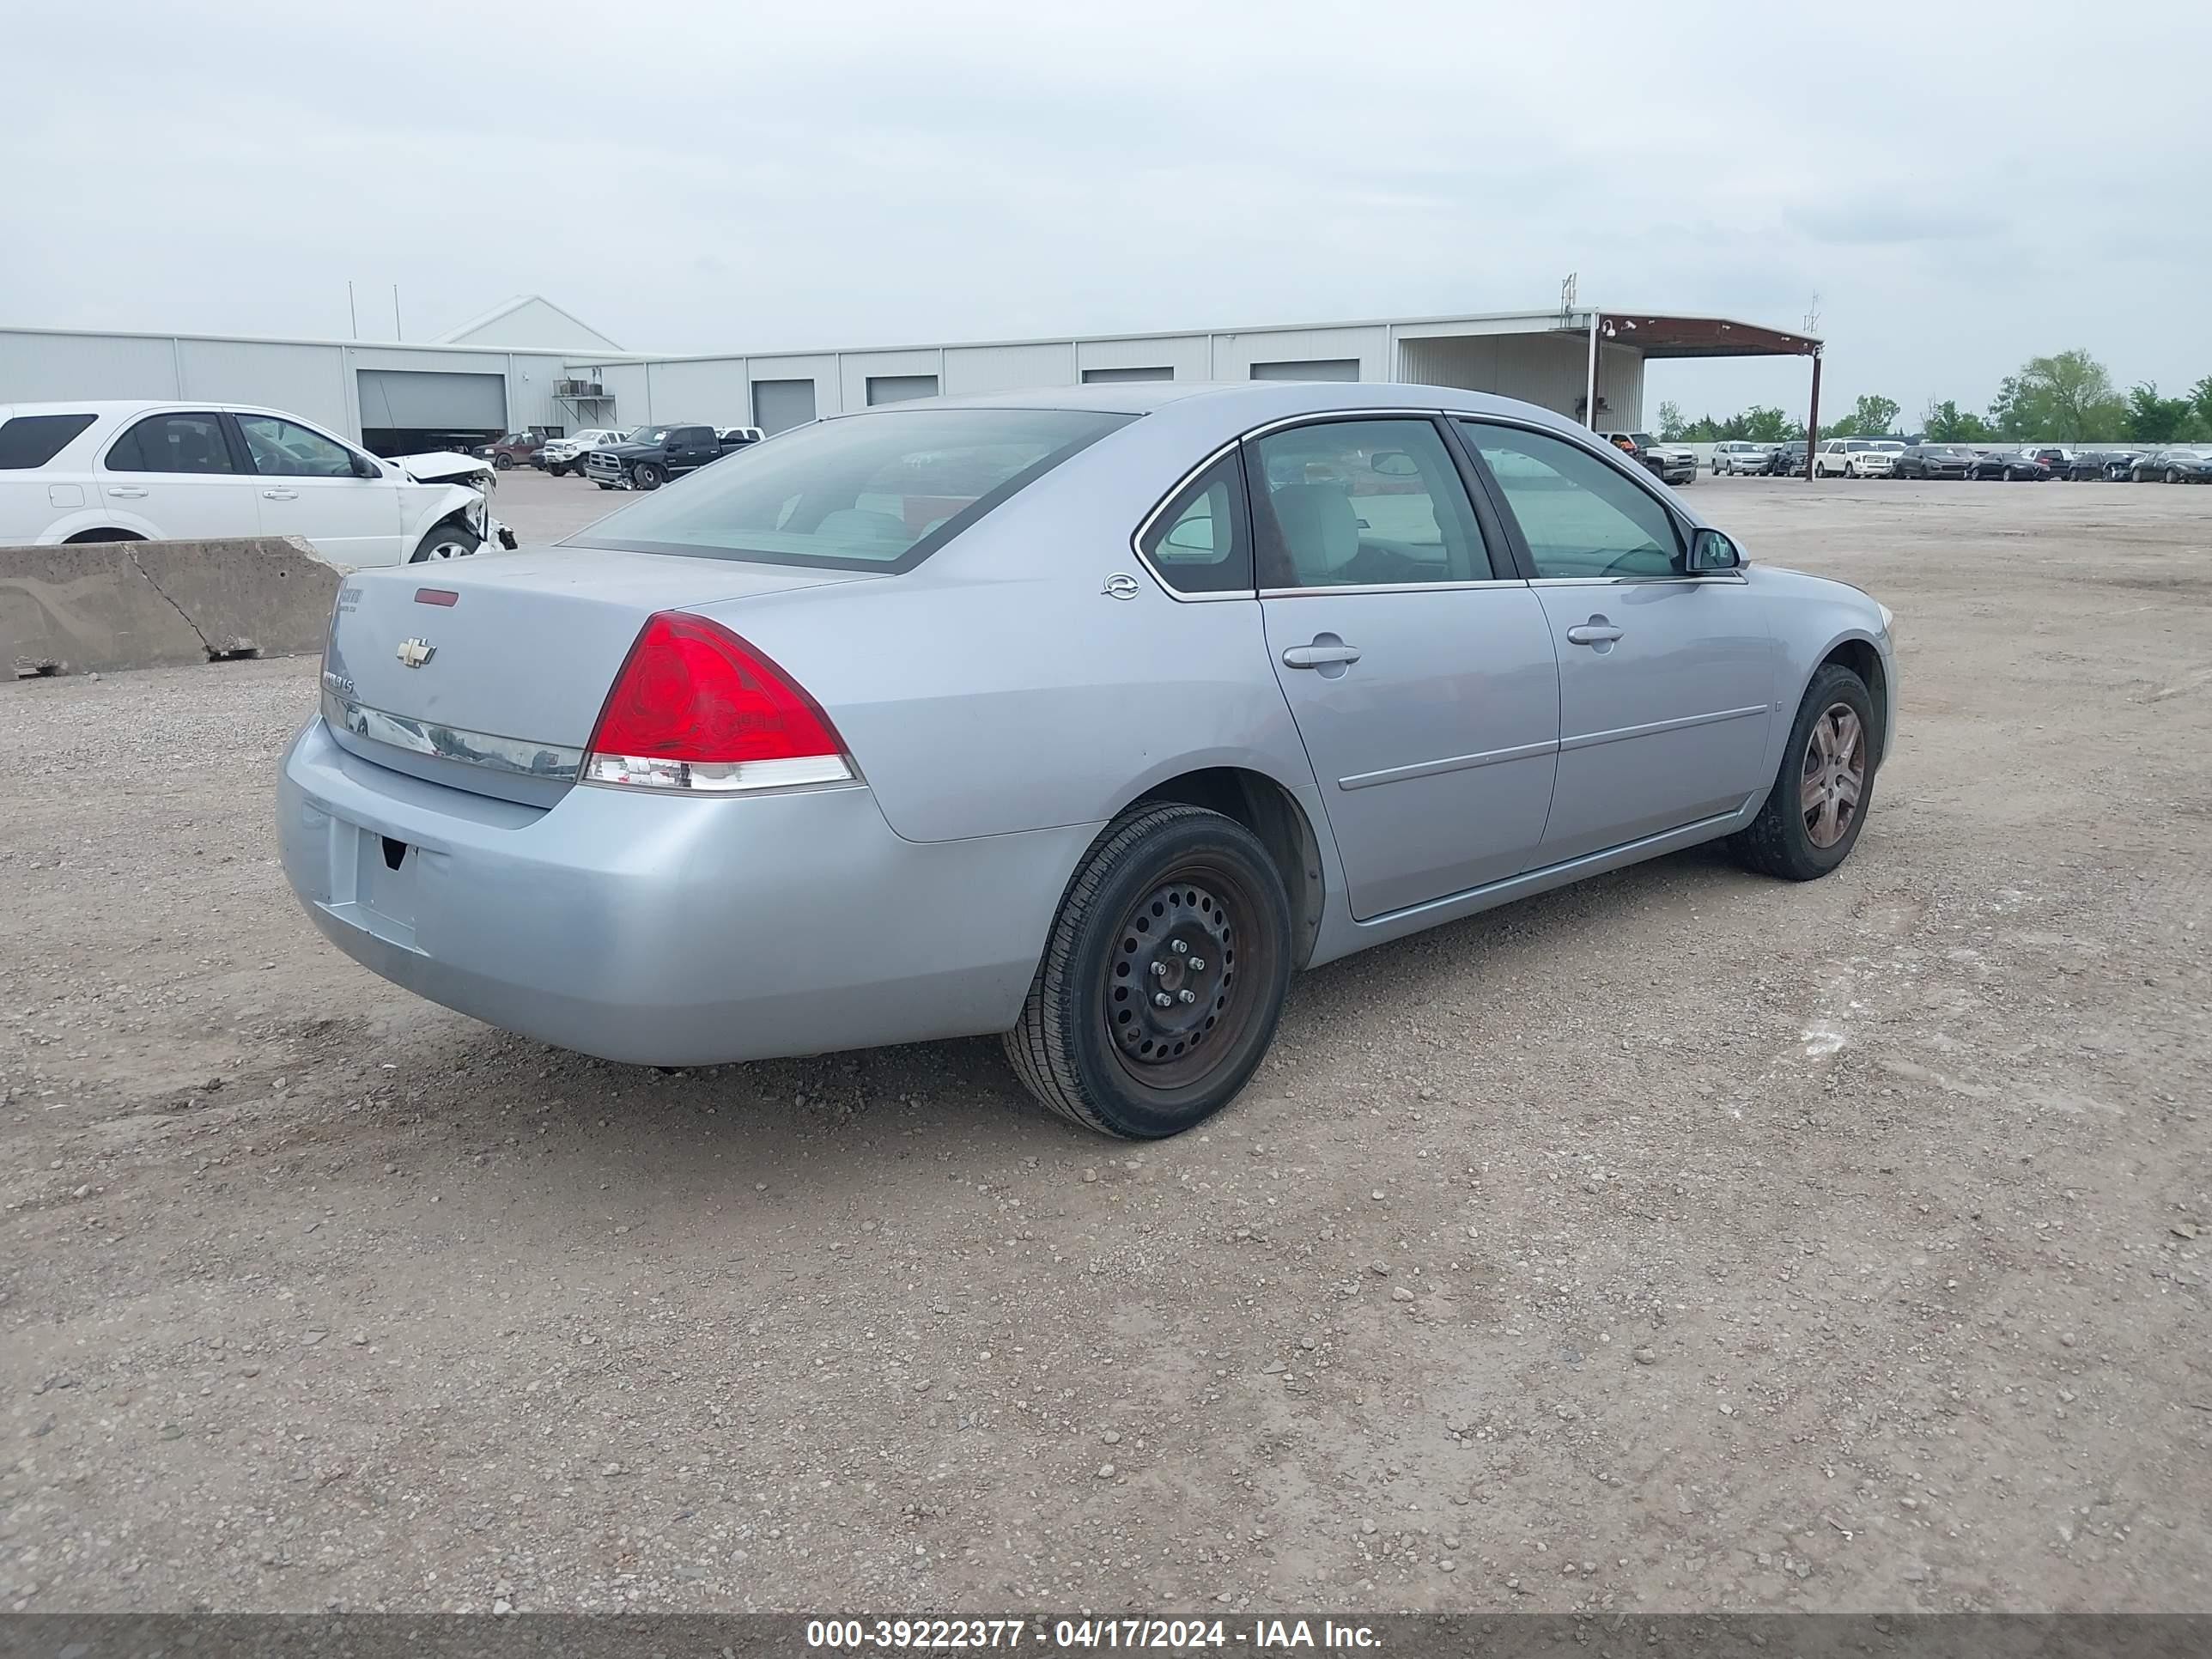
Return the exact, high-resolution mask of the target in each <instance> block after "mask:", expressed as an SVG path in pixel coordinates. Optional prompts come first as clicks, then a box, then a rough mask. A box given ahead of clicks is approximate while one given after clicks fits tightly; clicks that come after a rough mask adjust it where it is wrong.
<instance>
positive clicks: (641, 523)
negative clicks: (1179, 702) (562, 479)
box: [565, 409, 1135, 571]
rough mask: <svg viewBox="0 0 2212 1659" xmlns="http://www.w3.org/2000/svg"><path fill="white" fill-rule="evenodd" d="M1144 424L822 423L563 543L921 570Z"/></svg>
mask: <svg viewBox="0 0 2212 1659" xmlns="http://www.w3.org/2000/svg"><path fill="white" fill-rule="evenodd" d="M1133 418H1135V417H1134V416H1128V415H1109V414H1102V413H1098V412H1096V411H1092V410H1064V409H934V410H906V411H904V412H901V413H884V414H867V415H855V416H849V417H847V418H844V419H840V420H829V421H817V422H813V423H812V424H811V425H808V426H802V427H798V428H793V430H791V431H789V432H786V433H782V434H781V435H778V436H776V437H774V438H770V439H768V440H766V441H763V442H761V443H757V444H748V445H747V446H746V447H744V448H743V449H741V450H738V451H737V452H735V453H732V454H729V455H726V456H725V457H724V458H723V459H720V460H719V461H716V462H714V464H713V465H711V466H706V467H702V468H701V469H700V470H699V471H696V472H695V473H693V474H692V475H691V476H690V477H688V478H685V479H684V480H683V481H681V482H680V483H677V484H675V485H672V486H671V487H670V488H668V489H662V490H657V491H655V492H654V493H653V494H652V495H647V496H645V497H643V498H642V499H641V500H639V501H635V502H634V503H632V504H631V505H629V506H628V507H623V508H621V509H619V510H618V511H617V512H614V513H609V514H608V515H607V516H606V517H605V518H604V519H602V520H599V522H598V523H597V524H595V525H593V526H592V527H591V528H590V529H589V530H587V531H586V532H584V533H583V534H581V535H580V536H574V537H572V538H569V540H568V542H567V543H566V544H565V545H567V546H570V547H608V548H632V549H635V550H638V551H640V552H645V553H678V554H687V555H691V556H696V557H699V558H708V559H742V560H745V561H748V562H758V563H763V564H799V565H826V566H829V567H832V568H837V569H844V570H883V571H900V570H910V569H912V568H914V567H915V565H917V564H919V563H921V561H922V560H924V559H926V558H927V557H928V556H930V555H931V554H932V553H933V552H935V551H936V550H938V549H939V547H942V546H943V545H944V544H945V543H946V542H948V541H950V540H951V539H952V538H953V537H955V536H957V535H958V534H959V533H960V532H962V531H963V530H965V529H966V528H967V527H968V526H969V525H971V524H973V523H975V520H978V519H980V518H981V517H982V516H983V515H984V514H985V513H988V512H989V511H990V510H991V509H992V508H993V507H996V506H998V505H999V504H1000V502H1001V501H1005V500H1006V499H1007V498H1008V497H1009V496H1011V495H1013V494H1014V493H1015V492H1016V491H1017V490H1018V489H1022V488H1023V487H1024V486H1025V485H1027V484H1029V483H1031V482H1033V481H1034V480H1036V479H1037V478H1040V477H1042V476H1043V475H1044V474H1045V473H1047V472H1048V471H1051V470H1052V469H1053V468H1054V467H1055V466H1057V465H1060V462H1062V461H1064V460H1066V459H1067V458H1068V457H1069V456H1071V455H1073V454H1074V453H1076V452H1077V451H1078V450H1079V449H1082V448H1084V447H1085V446H1087V445H1090V444H1092V443H1095V442H1097V441H1098V440H1099V439H1100V438H1103V437H1104V436H1105V435H1107V434H1108V433H1109V432H1111V431H1113V430H1114V429H1115V428H1116V427H1119V426H1123V425H1126V424H1127V422H1129V421H1130V420H1132V419H1133Z"/></svg>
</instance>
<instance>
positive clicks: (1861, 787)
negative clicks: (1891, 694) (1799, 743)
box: [1797, 702, 1867, 849]
mask: <svg viewBox="0 0 2212 1659" xmlns="http://www.w3.org/2000/svg"><path fill="white" fill-rule="evenodd" d="M1866 763H1867V744H1866V726H1865V725H1864V724H1863V722H1862V721H1861V720H1860V719H1859V717H1858V711H1857V709H1855V708H1852V707H1851V706H1850V704H1849V703H1842V702H1837V703H1831V704H1830V705H1829V706H1828V707H1827V708H1826V709H1825V710H1824V711H1823V712H1822V713H1821V715H1820V719H1818V720H1814V722H1813V730H1812V732H1811V733H1810V734H1809V735H1808V737H1807V738H1806V740H1805V757H1804V764H1803V766H1802V769H1801V770H1800V777H1799V782H1798V796H1797V804H1798V806H1799V808H1800V810H1801V811H1802V812H1803V814H1804V817H1805V835H1806V837H1807V839H1808V840H1809V841H1811V842H1812V843H1813V845H1814V846H1815V847H1818V848H1823V849H1826V848H1831V847H1833V846H1834V845H1835V844H1836V843H1837V842H1839V841H1841V840H1842V839H1843V838H1844V836H1846V835H1847V834H1849V833H1850V827H1851V822H1852V820H1853V819H1854V818H1856V817H1857V816H1858V810H1859V801H1860V799H1861V798H1862V797H1863V796H1864V794H1865V793H1866Z"/></svg>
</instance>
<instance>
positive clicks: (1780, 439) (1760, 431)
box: [1726, 404, 1805, 444]
mask: <svg viewBox="0 0 2212 1659" xmlns="http://www.w3.org/2000/svg"><path fill="white" fill-rule="evenodd" d="M1728 425H1729V428H1731V430H1729V432H1728V433H1727V434H1726V435H1727V436H1729V437H1730V438H1744V439H1748V440H1749V441H1751V442H1753V443H1755V444H1786V443H1794V442H1795V441H1796V440H1798V439H1800V438H1802V437H1803V436H1804V435H1805V428H1804V426H1803V425H1802V423H1801V422H1796V421H1793V420H1791V419H1790V417H1789V416H1787V415H1785V414H1784V413H1783V412H1782V411H1781V410H1778V409H1771V408H1769V407H1767V406H1766V405H1765V404H1753V405H1752V406H1751V407H1750V408H1749V409H1747V410H1744V411H1743V413H1742V414H1741V415H1738V416H1735V417H1734V418H1733V419H1731V420H1730V421H1729V422H1728Z"/></svg>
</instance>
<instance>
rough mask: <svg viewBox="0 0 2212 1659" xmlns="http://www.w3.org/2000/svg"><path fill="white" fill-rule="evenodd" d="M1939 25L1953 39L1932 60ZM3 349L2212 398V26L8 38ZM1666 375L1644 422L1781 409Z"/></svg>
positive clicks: (1593, 22) (1170, 14)
mask: <svg viewBox="0 0 2212 1659" xmlns="http://www.w3.org/2000/svg"><path fill="white" fill-rule="evenodd" d="M1954 18H1956V19H1957V21H1954ZM4 27H5V39H6V41H7V48H8V53H9V58H10V59H11V64H10V70H9V76H8V81H9V112H8V115H7V117H6V119H5V120H4V122H0V179H5V180H6V181H7V183H6V189H5V193H4V197H0V247H3V248H4V252H0V324H21V325H47V326H66V327H112V328H122V329H151V330H170V329H175V330H179V331H207V332H226V333H257V334H258V333H266V334H286V335H290V334H305V335H313V336H317V337H343V336H344V335H345V334H347V333H348V332H349V323H348V319H347V311H346V282H347V279H348V278H351V279H353V281H354V282H355V283H356V289H357V292H358V295H359V304H360V317H361V333H362V336H363V337H382V338H390V337H392V303H391V301H392V293H391V290H392V284H393V283H398V285H399V289H400V298H401V305H402V309H403V315H404V330H405V334H406V337H409V338H428V337H430V336H432V335H435V333H437V332H438V331H441V330H443V329H445V328H448V327H451V326H453V325H455V324H458V323H459V322H462V321H464V320H465V319H468V318H469V317H471V316H472V315H474V314H475V313H478V312H481V311H483V310H487V309H489V307H492V306H494V305H495V304H497V303H498V302H499V301H502V300H504V299H506V298H507V297H508V296H510V295H515V294H518V293H524V292H541V293H544V295H547V296H548V297H550V298H551V299H553V300H554V301H556V302H558V303H559V304H561V305H562V306H563V307H567V308H568V310H570V311H573V312H574V313H577V314H578V315H579V316H580V317H581V318H583V319H585V320H586V321H587V322H589V323H591V324H592V325H594V326H595V327H597V328H599V329H601V330H603V331H605V332H606V333H608V334H610V335H611V336H612V337H614V338H615V339H616V340H617V341H619V342H620V343H622V344H623V346H624V347H626V348H629V349H633V350H660V349H665V350H670V351H702V350H719V349H748V348H769V347H785V346H806V345H865V344H878V343H884V344H896V343H935V342H939V341H950V340H961V339H976V338H982V339H989V338H995V337H1015V336H1024V335H1034V334H1055V333H1086V334H1089V333H1102V332H1112V331H1121V330H1152V329H1167V328H1176V327H1189V326H1198V327H1206V326H1216V327H1222V328H1230V327H1235V326H1237V325H1247V324H1255V323H1267V322H1303V321H1317V320H1324V319H1354V318H1369V317H1389V316H1410V315H1419V314H1425V313H1457V312H1468V311H1489V310H1512V309H1522V308H1540V307H1550V306H1553V305H1555V304H1556V303H1557V302H1558V299H1559V281H1560V278H1561V277H1562V276H1565V274H1566V273H1567V272H1569V271H1571V270H1573V271H1578V272H1579V273H1580V275H1581V292H1582V295H1583V300H1584V301H1586V302H1595V303H1598V304H1601V305H1609V306H1618V307H1634V308H1639V309H1652V310H1660V309H1673V310H1680V311H1687V312H1692V313H1717V314H1722V315H1726V316H1730V317H1736V318H1742V319H1748V320H1751V321H1754V322H1762V323H1769V324H1773V325H1778V326H1783V327H1788V328H1791V329H1797V328H1802V326H1803V322H1804V316H1805V313H1806V312H1807V310H1808V307H1810V306H1811V304H1812V300H1813V295H1814V294H1815V293H1816V292H1817V293H1818V294H1819V295H1820V304H1819V311H1820V322H1819V332H1820V334H1821V335H1822V336H1823V337H1825V338H1826V340H1827V341H1828V343H1829V346H1828V357H1827V370H1826V392H1824V398H1823V401H1824V403H1826V404H1827V407H1828V409H1829V410H1831V411H1836V410H1841V409H1845V408H1848V407H1849V405H1850V399H1851V398H1853V397H1854V396H1855V395H1857V393H1860V392H1881V393H1884V394H1886V395H1887V396H1889V397H1892V398H1895V399H1897V400H1898V402H1899V403H1900V404H1903V405H1904V407H1905V410H1906V414H1907V417H1908V420H1910V419H1911V417H1914V416H1917V414H1918V412H1919V411H1920V410H1921V409H1922V407H1923V405H1924V404H1925V403H1926V402H1927V400H1928V399H1929V398H1942V397H1952V398H1957V399H1959V400H1960V403H1961V404H1964V405H1967V406H1972V407H1980V406H1981V405H1983V404H1985V403H1986V402H1987V401H1988V399H1989V398H1990V394H1991V393H1992V392H1994V391H1995V390H1996V384H1997V381H1998V380H1999V378H2000V377H2001V376H2002V375H2003V374H2006V373H2008V372H2009V371H2011V370H2012V369H2014V368H2016V367H2017V366H2018V365H2019V364H2020V362H2021V361H2022V360H2023V359H2025V358H2027V356H2031V355H2034V354H2037V353H2043V352H2050V351H2054V350H2058V349H2063V348H2065V347H2069V346H2076V345H2078V346H2084V347H2087V349H2090V350H2091V351H2093V353H2095V354H2096V355H2097V356H2099V357H2100V358H2101V359H2103V360H2104V362H2106V364H2107V365H2108V366H2109V367H2110V368H2111V369H2112V374H2113V376H2114V378H2115V379H2116V380H2118V382H2119V383H2120V384H2121V385H2122V386H2125V385H2127V384H2128V383H2130V382H2131V381H2134V380H2143V379H2150V380H2157V381H2159V382H2160V384H2161V386H2163V387H2164V389H2165V390H2166V392H2169V393H2171V392H2177V391H2179V390H2180V389H2181V388H2182V387H2183V386H2185V385H2186V384H2187V383H2188V382H2190V381H2191V380H2195V379H2196V378H2197V377H2198V376H2200V375H2203V374H2212V313H2208V310H2207V307H2205V306H2204V305H2203V304H2202V303H2201V301H2202V300H2203V295H2204V292H2205V287H2206V283H2207V279H2208V274H2209V273H2212V212H2208V210H2207V204H2208V202H2212V183H2208V179H2212V172H2208V166H2209V165H2212V99H2208V97H2207V95H2206V91H2205V88H2206V85H2207V69H2206V65H2207V64H2208V63H2212V5H2207V4H2205V3H2203V0H2194V3H2188V4H2174V5H2171V6H2166V5H2157V4H2152V5H2143V4H2130V5H2128V6H2125V7H2119V8H2112V9H2109V10H2100V9H2096V8H2092V7H2085V6H2083V5H2081V4H2080V3H2078V0H2063V3H2057V4H2051V5H2044V4H2036V3H2002V4H1997V5H1994V6H1984V7H1980V8H1977V9H1974V10H1973V12H1972V14H1971V15H1964V14H1961V13H1956V12H1954V9H1953V8H1952V7H1949V6H1948V5H1942V4H1936V5H1922V6H1917V7H1915V6H1886V7H1881V8H1876V9H1872V10H1868V9H1856V8H1850V7H1843V8H1838V7H1833V6H1823V7H1786V6H1785V7H1778V6H1769V5H1763V4H1747V3H1742V0H1737V3H1732V4H1729V5H1724V6H1718V7H1712V8H1707V7H1704V6H1701V5H1697V4H1674V5H1668V6H1637V7H1629V6H1626V5H1624V6H1620V7H1602V8H1590V9H1579V8H1576V7H1572V6H1567V5H1561V4H1557V3H1545V4H1541V5H1529V4H1518V5H1512V6H1492V5H1486V4H1483V3H1475V0H1460V3H1447V4H1442V5H1435V6H1431V5H1428V4H1417V3H1409V0H1365V3H1360V4H1354V3H1351V0H1329V3H1322V4H1308V3H1304V0H1273V3H1267V4H1255V5H1251V6H1248V7H1239V8H1215V7H1209V6H1207V5H1204V4H1199V3H1179V4H1175V5H1171V6H1153V5H1150V4H1145V3H1133V0H1115V3H1113V4H1111V5H1109V6H1101V7H1096V8H1076V7H1068V6H1061V5H1054V4H1052V3H1036V0H1031V3H1029V4H1025V5H1015V4H1007V5H994V6H979V5H970V4H966V3H962V0H930V3H915V0H903V3H899V4H895V5H894V4H856V3H835V0H824V3H797V4H793V3H787V0H779V3H775V4H768V5H755V4H744V5H738V4H731V3H724V0H695V3H678V4H671V5H667V6H659V7H648V8H640V7H638V6H635V5H630V4H612V3H606V0H599V3H592V4H581V5H574V4H569V3H566V0H526V3H521V4H506V5H490V4H484V5H478V4H476V3H472V0H471V3H459V4H456V3H452V0H447V3H444V4H441V5H437V6H428V5H422V6H418V5H415V4H412V3H392V0H380V3H379V4H377V5H375V6H373V7H349V6H326V7H325V6H314V7H308V6H301V5H299V4H297V3H296V0H286V3H283V4H281V5H277V4H270V5H263V4H259V3H253V0H224V3H222V4H219V5H197V6H180V5H177V4H175V3H173V0H161V3H140V0H106V3H103V4H101V5H100V6H98V7H94V8H84V7H63V6H58V5H44V6H40V5H32V4H23V5H20V6H14V7H10V8H9V10H8V15H7V18H6V21H5V26H4ZM1805 380H1806V369H1805V365H1804V364H1803V363H1802V362H1801V361H1792V360H1782V361H1775V362H1747V363H1692V364H1664V365H1658V366H1656V367H1655V368H1653V370H1652V371H1651V374H1650V384H1649V385H1648V386H1647V413H1654V412H1656V406H1657V404H1658V402H1659V400H1660V399H1661V398H1674V399H1675V400H1677V401H1679V402H1680V403H1681V404H1683V406H1684V407H1685V409H1686V410H1687V411H1688V412H1689V413H1691V414H1693V415H1694V414H1696V413H1698V412H1700V411H1702V410H1707V409H1711V410H1713V411H1714V412H1716V413H1723V414H1724V413H1727V412H1729V411H1731V410H1735V408H1737V407H1740V406H1741V404H1744V403H1746V402H1748V401H1753V400H1758V401H1767V402H1781V403H1785V404H1788V405H1789V406H1790V407H1791V408H1792V409H1793V410H1794V409H1796V408H1797V407H1799V406H1800V405H1801V404H1802V400H1803V394H1804V386H1805Z"/></svg>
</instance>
